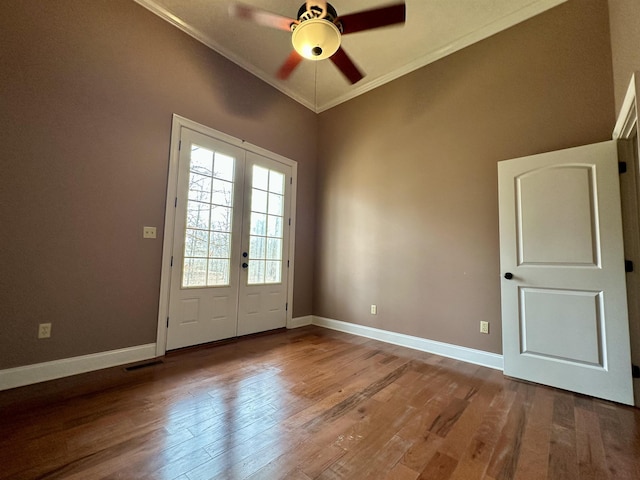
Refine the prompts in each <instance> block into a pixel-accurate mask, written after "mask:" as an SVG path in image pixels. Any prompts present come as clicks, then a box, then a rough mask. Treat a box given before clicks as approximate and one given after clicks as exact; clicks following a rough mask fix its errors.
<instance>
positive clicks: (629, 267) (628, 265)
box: [624, 260, 633, 273]
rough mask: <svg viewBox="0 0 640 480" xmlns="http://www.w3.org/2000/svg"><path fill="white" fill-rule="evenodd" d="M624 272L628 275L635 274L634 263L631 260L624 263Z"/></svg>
mask: <svg viewBox="0 0 640 480" xmlns="http://www.w3.org/2000/svg"><path fill="white" fill-rule="evenodd" d="M624 271H625V272H627V273H631V272H633V262H632V261H631V260H625V261H624Z"/></svg>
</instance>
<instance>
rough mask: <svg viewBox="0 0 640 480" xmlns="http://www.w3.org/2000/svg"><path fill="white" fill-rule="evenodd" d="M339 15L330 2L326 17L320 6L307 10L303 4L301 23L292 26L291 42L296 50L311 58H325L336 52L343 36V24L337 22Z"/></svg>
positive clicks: (299, 19) (299, 18) (299, 13)
mask: <svg viewBox="0 0 640 480" xmlns="http://www.w3.org/2000/svg"><path fill="white" fill-rule="evenodd" d="M337 17H338V14H337V12H336V10H335V8H333V6H331V5H330V4H328V3H327V14H326V15H325V16H324V17H322V10H320V9H319V8H317V7H311V8H310V9H309V10H307V6H306V4H303V5H302V6H301V7H300V10H299V11H298V21H299V22H300V23H299V24H297V25H293V26H292V30H293V35H292V36H291V43H293V47H294V48H295V49H296V51H297V52H298V53H299V54H300V55H302V56H303V57H304V58H307V59H309V60H324V59H326V58H329V57H330V56H331V55H333V54H334V53H336V51H337V50H338V48H340V41H341V36H342V35H341V33H342V32H341V30H340V27H341V25H340V24H339V23H338V24H336V23H335V20H336V18H337Z"/></svg>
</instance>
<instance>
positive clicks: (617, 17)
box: [609, 0, 640, 112]
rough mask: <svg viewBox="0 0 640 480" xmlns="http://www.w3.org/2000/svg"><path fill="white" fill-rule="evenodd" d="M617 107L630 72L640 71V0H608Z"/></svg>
mask: <svg viewBox="0 0 640 480" xmlns="http://www.w3.org/2000/svg"><path fill="white" fill-rule="evenodd" d="M609 21H610V24H611V50H612V53H613V79H614V83H615V95H616V111H617V112H619V111H620V107H621V106H622V101H623V100H624V96H625V94H626V93H627V87H628V86H629V80H630V79H631V74H632V73H634V72H638V71H640V2H639V1H638V0H609Z"/></svg>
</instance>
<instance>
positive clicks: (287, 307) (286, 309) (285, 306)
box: [284, 302, 289, 312]
mask: <svg viewBox="0 0 640 480" xmlns="http://www.w3.org/2000/svg"><path fill="white" fill-rule="evenodd" d="M284 310H285V312H288V311H289V302H287V303H285V304H284Z"/></svg>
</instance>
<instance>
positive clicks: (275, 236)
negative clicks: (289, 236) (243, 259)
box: [247, 165, 285, 285]
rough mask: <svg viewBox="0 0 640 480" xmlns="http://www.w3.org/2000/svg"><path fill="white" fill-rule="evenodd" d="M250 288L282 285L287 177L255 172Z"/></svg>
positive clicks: (256, 169)
mask: <svg viewBox="0 0 640 480" xmlns="http://www.w3.org/2000/svg"><path fill="white" fill-rule="evenodd" d="M251 178H252V180H251V211H250V215H251V220H250V231H249V257H248V264H249V272H248V276H247V284H248V285H262V284H277V283H281V282H282V267H283V264H282V252H283V243H284V194H285V175H284V174H282V173H280V172H278V171H276V170H270V169H267V168H264V167H260V166H258V165H254V166H253V169H252V177H251Z"/></svg>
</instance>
